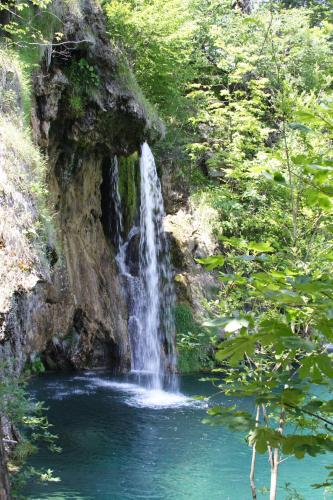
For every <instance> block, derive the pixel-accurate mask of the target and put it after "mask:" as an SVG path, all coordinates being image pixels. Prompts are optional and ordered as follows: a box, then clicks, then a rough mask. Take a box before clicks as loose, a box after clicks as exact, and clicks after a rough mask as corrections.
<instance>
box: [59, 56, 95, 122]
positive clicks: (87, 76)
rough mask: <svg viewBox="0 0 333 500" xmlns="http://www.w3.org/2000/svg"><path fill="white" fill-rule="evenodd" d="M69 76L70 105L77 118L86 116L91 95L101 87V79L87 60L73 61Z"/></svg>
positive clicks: (68, 69) (69, 68) (68, 70)
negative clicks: (85, 111)
mask: <svg viewBox="0 0 333 500" xmlns="http://www.w3.org/2000/svg"><path fill="white" fill-rule="evenodd" d="M67 76H68V79H69V81H70V83H71V86H70V95H69V104H70V106H71V109H72V111H73V112H74V114H75V115H76V116H77V117H80V116H82V115H83V114H84V110H85V107H86V104H87V102H88V99H89V98H90V96H91V93H93V92H94V91H96V90H97V89H98V87H99V85H100V77H99V75H98V74H97V72H96V69H95V67H94V66H93V65H92V64H90V63H89V62H88V61H87V60H86V59H85V58H83V57H82V58H81V59H79V60H76V59H72V61H71V63H70V65H69V67H68V68H67Z"/></svg>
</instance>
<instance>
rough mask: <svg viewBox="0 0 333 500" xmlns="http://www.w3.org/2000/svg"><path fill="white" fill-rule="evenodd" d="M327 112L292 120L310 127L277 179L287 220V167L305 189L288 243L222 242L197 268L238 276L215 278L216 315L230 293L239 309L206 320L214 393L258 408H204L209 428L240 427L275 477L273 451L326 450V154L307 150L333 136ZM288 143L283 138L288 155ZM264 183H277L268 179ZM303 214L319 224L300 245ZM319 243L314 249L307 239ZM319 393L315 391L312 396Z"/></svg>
mask: <svg viewBox="0 0 333 500" xmlns="http://www.w3.org/2000/svg"><path fill="white" fill-rule="evenodd" d="M332 116H333V106H332V103H331V100H330V99H326V100H325V101H324V102H322V103H320V104H314V105H313V106H312V107H309V108H304V107H303V108H301V109H299V110H298V111H297V112H296V114H295V117H296V118H297V119H298V120H299V121H298V122H297V123H298V129H300V128H302V130H305V127H308V130H307V131H306V134H307V137H306V139H305V138H303V140H304V142H305V141H306V142H307V146H308V148H307V151H308V150H310V151H311V153H310V154H309V153H308V154H302V155H295V156H293V155H291V156H290V158H291V159H290V175H289V180H285V182H284V184H285V189H287V190H288V195H289V210H290V212H291V214H292V215H293V211H294V209H295V208H294V206H293V189H295V188H294V183H293V176H294V175H295V171H296V172H297V180H299V179H301V181H302V186H303V188H302V191H301V192H300V193H298V195H297V196H298V204H299V206H301V207H302V211H301V210H300V211H297V214H296V217H294V218H293V217H292V225H293V228H292V231H291V233H292V234H290V236H289V238H288V240H287V241H289V245H290V246H281V244H280V243H279V241H277V240H275V241H274V240H271V242H263V243H262V242H260V243H254V242H248V241H246V240H245V239H240V238H235V237H233V238H226V237H223V238H222V241H223V243H224V244H225V248H226V255H225V256H224V258H218V257H215V260H214V261H212V259H207V261H206V263H205V264H206V265H207V266H208V267H210V268H211V267H212V265H213V266H214V267H215V268H217V267H219V268H222V269H223V268H225V267H226V266H227V265H228V264H229V265H230V267H231V268H233V269H237V272H236V273H235V272H233V273H229V272H223V271H222V272H221V274H220V276H221V281H222V282H224V283H226V287H225V289H224V290H223V292H222V295H221V298H222V296H223V295H224V294H226V295H228V305H226V302H224V301H223V300H222V301H221V307H220V310H221V311H223V312H224V311H225V310H226V309H229V315H230V305H231V303H230V296H233V299H234V303H233V305H235V304H237V306H239V310H238V311H237V312H236V311H234V313H233V314H231V315H230V316H229V317H219V318H215V319H214V320H212V321H211V324H213V325H214V326H216V325H218V326H220V327H222V328H223V330H224V335H225V341H224V342H222V344H221V345H220V346H219V349H218V351H217V354H216V357H217V359H218V360H219V361H220V362H223V363H224V362H227V366H226V367H223V368H221V369H220V371H221V372H222V373H223V374H224V376H225V377H224V379H223V381H222V382H221V383H220V384H219V388H220V389H222V390H223V391H224V392H226V393H227V394H233V395H236V396H250V397H252V398H253V401H254V406H255V407H256V408H257V409H258V410H257V412H258V413H257V418H256V419H253V417H252V415H251V414H250V413H248V412H242V411H240V410H239V409H238V408H237V405H236V406H234V407H229V408H226V407H216V408H213V409H211V410H209V412H208V413H209V414H210V417H209V418H208V420H207V422H210V423H216V422H217V423H222V424H225V425H228V426H229V427H231V428H232V429H237V430H239V429H242V430H246V431H247V432H248V442H249V444H250V446H252V448H253V450H254V451H255V452H259V453H264V452H268V454H269V457H270V462H271V467H272V471H273V470H274V471H275V473H276V474H277V467H278V465H279V463H280V461H281V458H280V456H281V455H282V456H283V455H294V456H295V457H296V458H303V457H304V456H305V455H306V454H309V455H310V456H316V455H317V454H319V453H325V452H327V451H332V450H333V441H332V436H331V432H332V429H333V421H332V418H331V415H332V400H331V399H330V393H331V392H332V376H333V368H332V356H331V355H330V354H329V353H328V352H327V350H326V346H327V344H329V343H331V342H332V339H333V337H332V317H331V310H332V300H331V293H330V291H331V290H332V286H333V283H332V281H331V278H330V274H331V269H332V263H331V262H332V259H331V248H332V239H331V235H330V233H329V231H328V228H327V225H328V224H330V223H331V214H332V203H331V193H332V192H333V191H332V180H333V179H332V170H331V159H330V157H329V156H326V155H325V154H321V155H320V156H319V155H318V154H314V152H315V153H316V149H315V146H316V144H315V143H316V134H317V133H318V132H319V134H320V136H321V137H322V138H323V137H324V138H325V139H326V140H327V141H330V139H331V137H332V134H333V122H332V120H331V117H332ZM295 123H296V122H295V121H293V122H292V124H293V127H292V128H295V127H294V124H295ZM310 134H311V136H310ZM313 143H314V144H313ZM323 144H324V146H325V143H324V142H323ZM292 146H293V144H292ZM292 146H289V144H288V143H287V141H286V142H285V153H286V158H287V157H289V155H290V153H291V152H292V149H291V148H292ZM311 146H313V147H311ZM307 151H306V152H307ZM324 152H325V148H323V153H324ZM285 161H287V160H285ZM271 182H273V183H274V182H275V180H274V177H272V181H271ZM287 208H288V205H287ZM304 213H306V214H309V213H311V215H312V216H314V218H315V220H318V218H319V219H320V220H321V221H322V222H321V224H320V225H319V226H318V227H317V226H316V227H315V228H313V229H312V230H311V237H308V238H307V239H306V234H305V238H304V239H305V241H304V243H303V241H302V239H294V238H293V235H295V233H296V234H297V235H298V234H299V224H300V222H303V221H302V217H304V216H303V214H304ZM299 219H301V220H299ZM303 234H304V233H303ZM303 237H304V236H303ZM317 238H318V242H317V244H318V245H319V244H320V246H321V249H320V250H319V248H318V247H317V246H316V243H314V241H315V240H316V239H317ZM305 243H307V247H305ZM303 245H304V246H303ZM312 245H314V246H315V248H316V253H315V255H313V254H312V248H311V246H312ZM228 249H229V250H228ZM238 262H241V265H238ZM231 284H232V286H233V288H232V289H231V288H230V285H231ZM228 287H229V290H228ZM236 290H238V291H237V292H236ZM223 302H224V303H223ZM241 302H243V305H242V304H241ZM244 305H246V308H245V307H244ZM208 324H209V322H208ZM319 387H322V388H323V389H322V390H321V391H319V392H318V388H319ZM287 424H288V430H286V431H285V430H284V429H285V427H286V425H287ZM292 425H294V426H295V427H294V430H291V426H292ZM300 430H301V432H300ZM328 484H329V482H328V483H325V485H326V486H327V485H328Z"/></svg>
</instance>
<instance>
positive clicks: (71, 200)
mask: <svg viewBox="0 0 333 500" xmlns="http://www.w3.org/2000/svg"><path fill="white" fill-rule="evenodd" d="M54 5H55V8H58V9H59V10H58V11H57V12H56V13H57V15H60V12H61V16H62V22H63V26H64V28H63V32H64V33H63V38H62V42H63V45H62V46H61V47H60V48H59V46H56V45H54V46H50V47H48V48H47V50H46V52H45V55H44V58H43V61H42V64H41V69H40V70H38V71H37V72H36V73H35V76H34V92H33V94H34V106H33V112H32V127H33V135H34V138H35V142H36V144H37V145H38V146H39V147H41V148H42V150H43V152H44V154H45V156H46V162H47V165H46V169H47V189H48V192H49V200H48V206H49V207H50V212H51V216H52V217H51V219H52V220H51V225H52V226H53V228H54V229H53V231H52V233H50V232H49V234H48V235H47V236H46V237H44V241H43V243H40V237H38V238H37V237H35V236H29V234H28V232H29V228H30V229H31V228H33V227H34V226H35V225H36V223H37V221H38V218H39V213H38V210H39V207H38V200H37V197H36V195H35V194H34V193H33V192H32V191H31V190H29V187H27V184H26V183H25V182H22V183H18V182H16V181H15V182H14V181H13V182H12V183H11V184H10V186H11V190H10V192H6V182H7V181H6V172H7V173H8V171H10V169H11V168H12V169H14V170H16V174H18V175H21V174H22V175H24V172H26V173H27V172H28V173H29V171H30V169H32V167H33V165H31V161H32V160H31V159H29V158H23V157H22V155H21V153H20V150H19V148H20V146H19V145H18V144H15V141H12V142H11V143H10V144H9V145H8V144H7V146H6V147H3V148H2V149H1V150H0V199H1V200H0V201H4V203H3V204H1V203H0V208H1V206H3V207H5V208H4V212H3V213H2V215H3V217H4V219H2V220H1V225H0V275H3V276H5V277H6V276H9V278H8V279H4V280H3V282H2V284H1V291H0V358H1V359H6V360H9V362H10V363H11V364H12V367H13V369H16V370H17V371H20V370H22V368H23V366H24V363H25V362H26V361H27V360H28V361H30V362H33V361H34V359H35V358H36V356H41V358H42V360H43V362H44V364H46V365H47V366H48V367H50V368H86V367H104V366H108V367H112V368H114V369H117V370H126V369H127V368H128V367H129V362H130V353H129V342H128V334H127V309H126V302H125V298H124V294H123V290H122V287H121V284H120V282H119V278H118V274H117V269H116V263H115V260H114V256H115V249H114V247H113V245H112V238H111V237H110V234H111V233H112V228H111V227H110V230H108V228H105V227H104V226H103V224H102V220H103V219H104V220H105V217H103V211H105V210H108V209H109V206H108V204H103V202H102V196H101V185H102V182H103V172H105V166H106V165H110V168H111V158H112V156H113V155H114V154H117V155H124V156H127V155H129V154H131V153H133V152H134V151H136V150H138V148H139V146H140V144H141V143H142V142H143V141H144V140H146V139H148V140H149V139H150V140H153V139H154V138H155V137H157V136H158V135H160V134H161V132H162V130H161V126H160V124H159V122H158V120H156V119H155V118H152V117H151V116H150V115H149V114H148V113H147V111H146V109H145V107H144V105H143V102H142V100H141V97H140V95H139V94H138V93H136V92H135V91H134V90H132V89H131V85H130V84H129V83H128V81H127V80H126V78H124V76H122V75H123V70H122V69H121V63H120V62H119V60H118V59H117V56H116V52H115V50H114V49H113V47H112V45H111V44H110V42H109V39H108V37H107V35H106V31H105V25H104V18H103V14H102V12H101V10H100V7H99V6H98V3H97V2H94V0H84V1H83V2H81V8H80V11H79V12H76V11H75V10H72V9H70V8H69V7H68V5H67V3H65V2H62V1H60V0H58V1H57V2H54ZM80 61H84V65H86V66H87V65H88V66H89V67H92V68H93V69H92V72H93V74H94V78H95V84H94V85H93V86H92V87H91V88H84V89H83V90H82V88H76V87H75V86H77V85H78V83H77V81H75V79H74V80H73V71H72V70H71V68H72V67H73V66H74V67H80V64H83V63H82V62H81V63H80ZM75 65H76V66H75ZM1 71H2V74H3V78H2V79H0V80H1V81H2V82H4V81H7V80H8V81H10V83H9V84H8V85H11V87H13V81H12V80H13V78H12V76H11V78H8V74H7V73H8V71H7V69H6V68H2V70H1ZM11 71H12V72H13V70H11ZM6 79H7V80H6ZM17 87H18V91H17V94H19V84H18V85H17ZM73 96H76V97H77V96H79V97H80V99H81V101H80V100H79V104H80V106H79V107H80V109H79V110H78V109H76V108H75V106H74V105H73ZM16 100H17V102H16V103H14V107H15V106H16V108H17V109H16V111H18V108H19V104H20V103H19V101H20V98H19V96H18V95H17V96H16ZM2 111H3V110H2ZM0 114H1V110H0ZM2 119H3V120H5V122H6V123H10V122H11V121H12V120H13V116H11V115H10V113H9V114H8V113H7V112H6V113H4V112H3V115H2ZM2 123H3V122H2ZM0 125H1V123H0ZM17 127H18V130H21V132H20V133H22V134H23V132H22V124H21V123H18V124H17ZM5 128H6V125H5V126H4V127H3V131H4V130H5ZM0 133H1V129H0ZM4 144H6V143H4ZM29 144H30V147H31V148H32V149H33V147H34V146H33V145H32V144H31V143H29ZM6 148H7V149H6ZM5 149H6V150H5ZM1 153H2V155H1ZM36 154H37V153H36ZM32 156H33V155H32ZM9 158H14V161H12V162H11V163H10V160H9ZM8 162H9V163H8ZM29 162H30V164H29ZM5 163H6V164H7V167H6V168H7V170H6V168H4V165H5ZM3 173H4V174H5V175H3ZM7 186H8V183H7ZM7 191H8V189H7ZM3 193H4V194H3ZM11 199H14V200H16V205H17V206H18V211H16V212H15V213H14V212H13V211H12V210H11V205H10V200H11ZM0 215H1V214H0ZM112 222H113V221H112V220H110V222H109V223H110V224H111V225H112ZM15 231H16V233H17V234H20V236H19V238H18V239H17V241H18V242H19V243H20V245H21V246H22V248H23V249H28V250H27V252H26V255H25V254H24V251H23V254H22V255H20V252H19V251H18V250H17V249H15V248H14V246H13V245H11V243H10V242H11V240H10V238H11V237H12V236H13V234H14V233H15ZM14 236H15V235H14ZM45 239H46V241H45Z"/></svg>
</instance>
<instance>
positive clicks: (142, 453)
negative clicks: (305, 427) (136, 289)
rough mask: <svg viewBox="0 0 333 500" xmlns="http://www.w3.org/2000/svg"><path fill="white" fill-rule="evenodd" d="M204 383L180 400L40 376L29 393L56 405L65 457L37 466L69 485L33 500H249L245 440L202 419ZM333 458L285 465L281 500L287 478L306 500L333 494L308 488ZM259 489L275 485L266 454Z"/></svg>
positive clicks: (94, 381)
mask: <svg viewBox="0 0 333 500" xmlns="http://www.w3.org/2000/svg"><path fill="white" fill-rule="evenodd" d="M198 378H199V377H195V376H184V377H182V378H181V379H180V393H179V394H167V393H163V392H162V391H155V392H151V391H148V390H145V389H143V388H141V387H140V386H138V385H137V384H136V383H135V382H134V381H133V380H131V379H130V378H125V377H123V378H119V377H118V378H117V377H113V376H112V375H110V374H108V373H92V372H89V373H83V374H79V375H74V376H73V375H71V376H67V375H45V376H43V377H40V378H36V379H34V380H33V382H32V384H31V392H32V394H33V395H34V396H36V397H37V398H38V399H39V400H42V401H44V402H45V403H46V406H47V407H48V408H49V410H48V417H49V421H50V422H51V423H52V424H53V425H54V427H53V429H52V430H53V432H54V433H56V434H58V436H59V445H60V446H61V447H62V448H63V451H62V453H61V454H53V453H51V452H49V451H48V450H47V449H44V448H43V447H42V448H41V449H40V451H39V452H38V454H37V455H35V456H34V457H33V459H32V461H31V463H32V465H34V466H36V467H43V468H51V469H52V470H53V471H54V475H55V476H59V477H60V478H61V482H59V483H47V484H42V485H38V484H35V483H29V484H28V485H27V487H26V491H25V492H24V493H25V495H26V496H27V497H28V498H29V499H30V500H38V499H52V500H55V499H57V500H60V499H61V500H63V499H66V500H67V499H75V500H79V499H80V500H88V499H89V500H92V499H96V500H107V499H112V500H138V499H151V500H185V499H186V500H187V499H191V500H192V499H193V500H229V499H230V500H243V499H244V500H245V499H250V498H251V494H250V489H249V483H248V474H249V465H250V459H251V450H250V448H249V447H248V446H247V444H246V442H245V441H244V437H243V435H237V434H234V433H232V432H229V431H228V430H226V429H225V428H223V427H209V426H207V425H203V424H202V423H201V420H202V418H204V417H205V412H206V408H205V407H204V405H205V403H203V402H199V401H193V400H191V396H193V395H198V394H205V395H208V394H211V393H212V392H213V388H212V387H211V384H210V383H207V382H199V381H198ZM222 401H224V402H227V401H228V400H227V398H222ZM247 404H249V403H247V402H244V405H245V406H246V405H247ZM330 458H331V457H329V456H323V457H319V458H318V457H317V458H316V459H311V458H307V459H304V460H301V461H299V460H296V459H293V458H288V459H287V460H286V461H285V462H284V463H283V464H282V465H281V467H280V490H279V496H278V498H279V499H281V500H282V499H285V498H287V494H286V492H285V489H284V487H283V486H284V484H285V483H286V482H290V483H291V484H292V486H293V487H295V488H296V489H297V491H298V492H299V493H301V494H302V495H303V498H305V499H306V500H316V499H319V498H321V499H322V498H333V497H332V496H329V495H327V494H326V496H325V494H324V492H323V491H322V490H319V491H318V490H313V489H312V488H311V486H310V485H311V483H314V482H320V481H322V480H324V479H325V477H326V472H325V469H324V465H326V464H328V463H329V462H330ZM256 483H257V486H258V488H261V487H264V486H268V485H269V465H268V462H267V458H266V456H259V458H258V464H257V474H256ZM258 498H262V499H264V498H266V499H267V498H268V496H267V494H266V495H264V494H259V496H258ZM294 498H296V497H294Z"/></svg>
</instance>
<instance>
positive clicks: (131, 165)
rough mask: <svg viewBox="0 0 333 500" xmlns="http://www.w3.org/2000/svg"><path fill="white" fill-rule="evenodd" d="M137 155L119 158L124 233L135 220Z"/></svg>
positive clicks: (138, 181) (136, 206) (137, 196)
mask: <svg viewBox="0 0 333 500" xmlns="http://www.w3.org/2000/svg"><path fill="white" fill-rule="evenodd" d="M139 183H140V171H139V157H138V154H137V153H134V154H132V155H131V156H128V157H121V158H120V159H119V193H120V197H121V200H122V204H123V222H124V230H125V234H127V233H128V231H129V230H130V229H131V227H132V226H133V224H134V222H135V217H136V215H137V210H138V200H139V190H140V188H139Z"/></svg>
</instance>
